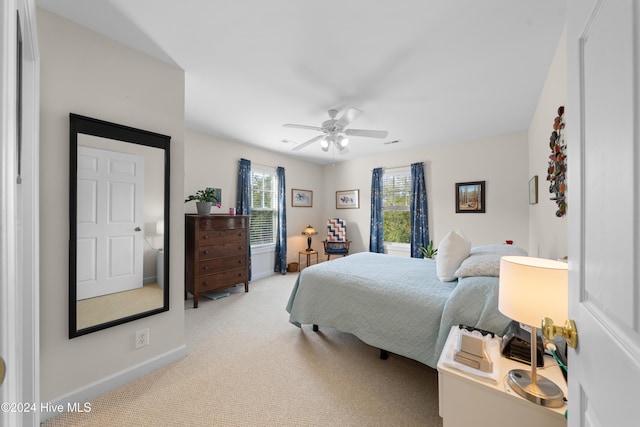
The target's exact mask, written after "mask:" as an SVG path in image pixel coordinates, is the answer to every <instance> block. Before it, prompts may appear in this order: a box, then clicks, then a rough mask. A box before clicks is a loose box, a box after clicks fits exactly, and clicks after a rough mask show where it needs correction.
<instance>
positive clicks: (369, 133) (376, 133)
mask: <svg viewBox="0 0 640 427" xmlns="http://www.w3.org/2000/svg"><path fill="white" fill-rule="evenodd" d="M344 133H346V134H347V135H353V136H366V137H368V138H386V137H387V135H388V134H389V132H387V131H386V130H367V129H346V130H345V131H344Z"/></svg>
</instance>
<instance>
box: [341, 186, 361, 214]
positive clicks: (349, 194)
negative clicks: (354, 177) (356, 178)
mask: <svg viewBox="0 0 640 427" xmlns="http://www.w3.org/2000/svg"><path fill="white" fill-rule="evenodd" d="M358 208H360V190H343V191H336V209H358Z"/></svg>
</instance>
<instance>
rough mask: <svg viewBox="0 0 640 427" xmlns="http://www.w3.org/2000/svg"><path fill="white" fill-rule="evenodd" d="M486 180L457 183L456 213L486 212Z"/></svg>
mask: <svg viewBox="0 0 640 427" xmlns="http://www.w3.org/2000/svg"><path fill="white" fill-rule="evenodd" d="M484 184H485V181H474V182H457V183H456V213H485V202H484V199H485V194H484V193H485V189H484Z"/></svg>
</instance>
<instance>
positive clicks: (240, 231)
mask: <svg viewBox="0 0 640 427" xmlns="http://www.w3.org/2000/svg"><path fill="white" fill-rule="evenodd" d="M246 240H247V230H246V229H245V228H235V229H234V228H231V229H228V230H218V229H213V230H202V229H200V230H198V231H197V233H196V245H200V246H201V245H210V244H212V243H227V242H245V241H246Z"/></svg>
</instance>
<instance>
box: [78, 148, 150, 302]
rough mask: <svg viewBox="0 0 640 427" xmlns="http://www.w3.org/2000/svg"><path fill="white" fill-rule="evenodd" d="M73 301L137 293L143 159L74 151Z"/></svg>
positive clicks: (142, 194) (139, 284)
mask: <svg viewBox="0 0 640 427" xmlns="http://www.w3.org/2000/svg"><path fill="white" fill-rule="evenodd" d="M77 195H78V201H77V206H78V208H77V242H76V245H77V251H76V252H77V266H76V278H77V285H76V286H77V287H76V289H77V299H78V300H81V299H85V298H92V297H96V296H101V295H106V294H111V293H114V292H121V291H126V290H130V289H135V288H140V287H142V280H143V278H142V259H143V249H144V248H143V237H144V224H143V203H144V200H143V196H144V159H143V158H142V157H141V156H134V155H131V154H125V153H117V152H114V151H107V150H98V149H95V148H89V147H81V146H79V147H78V181H77Z"/></svg>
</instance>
